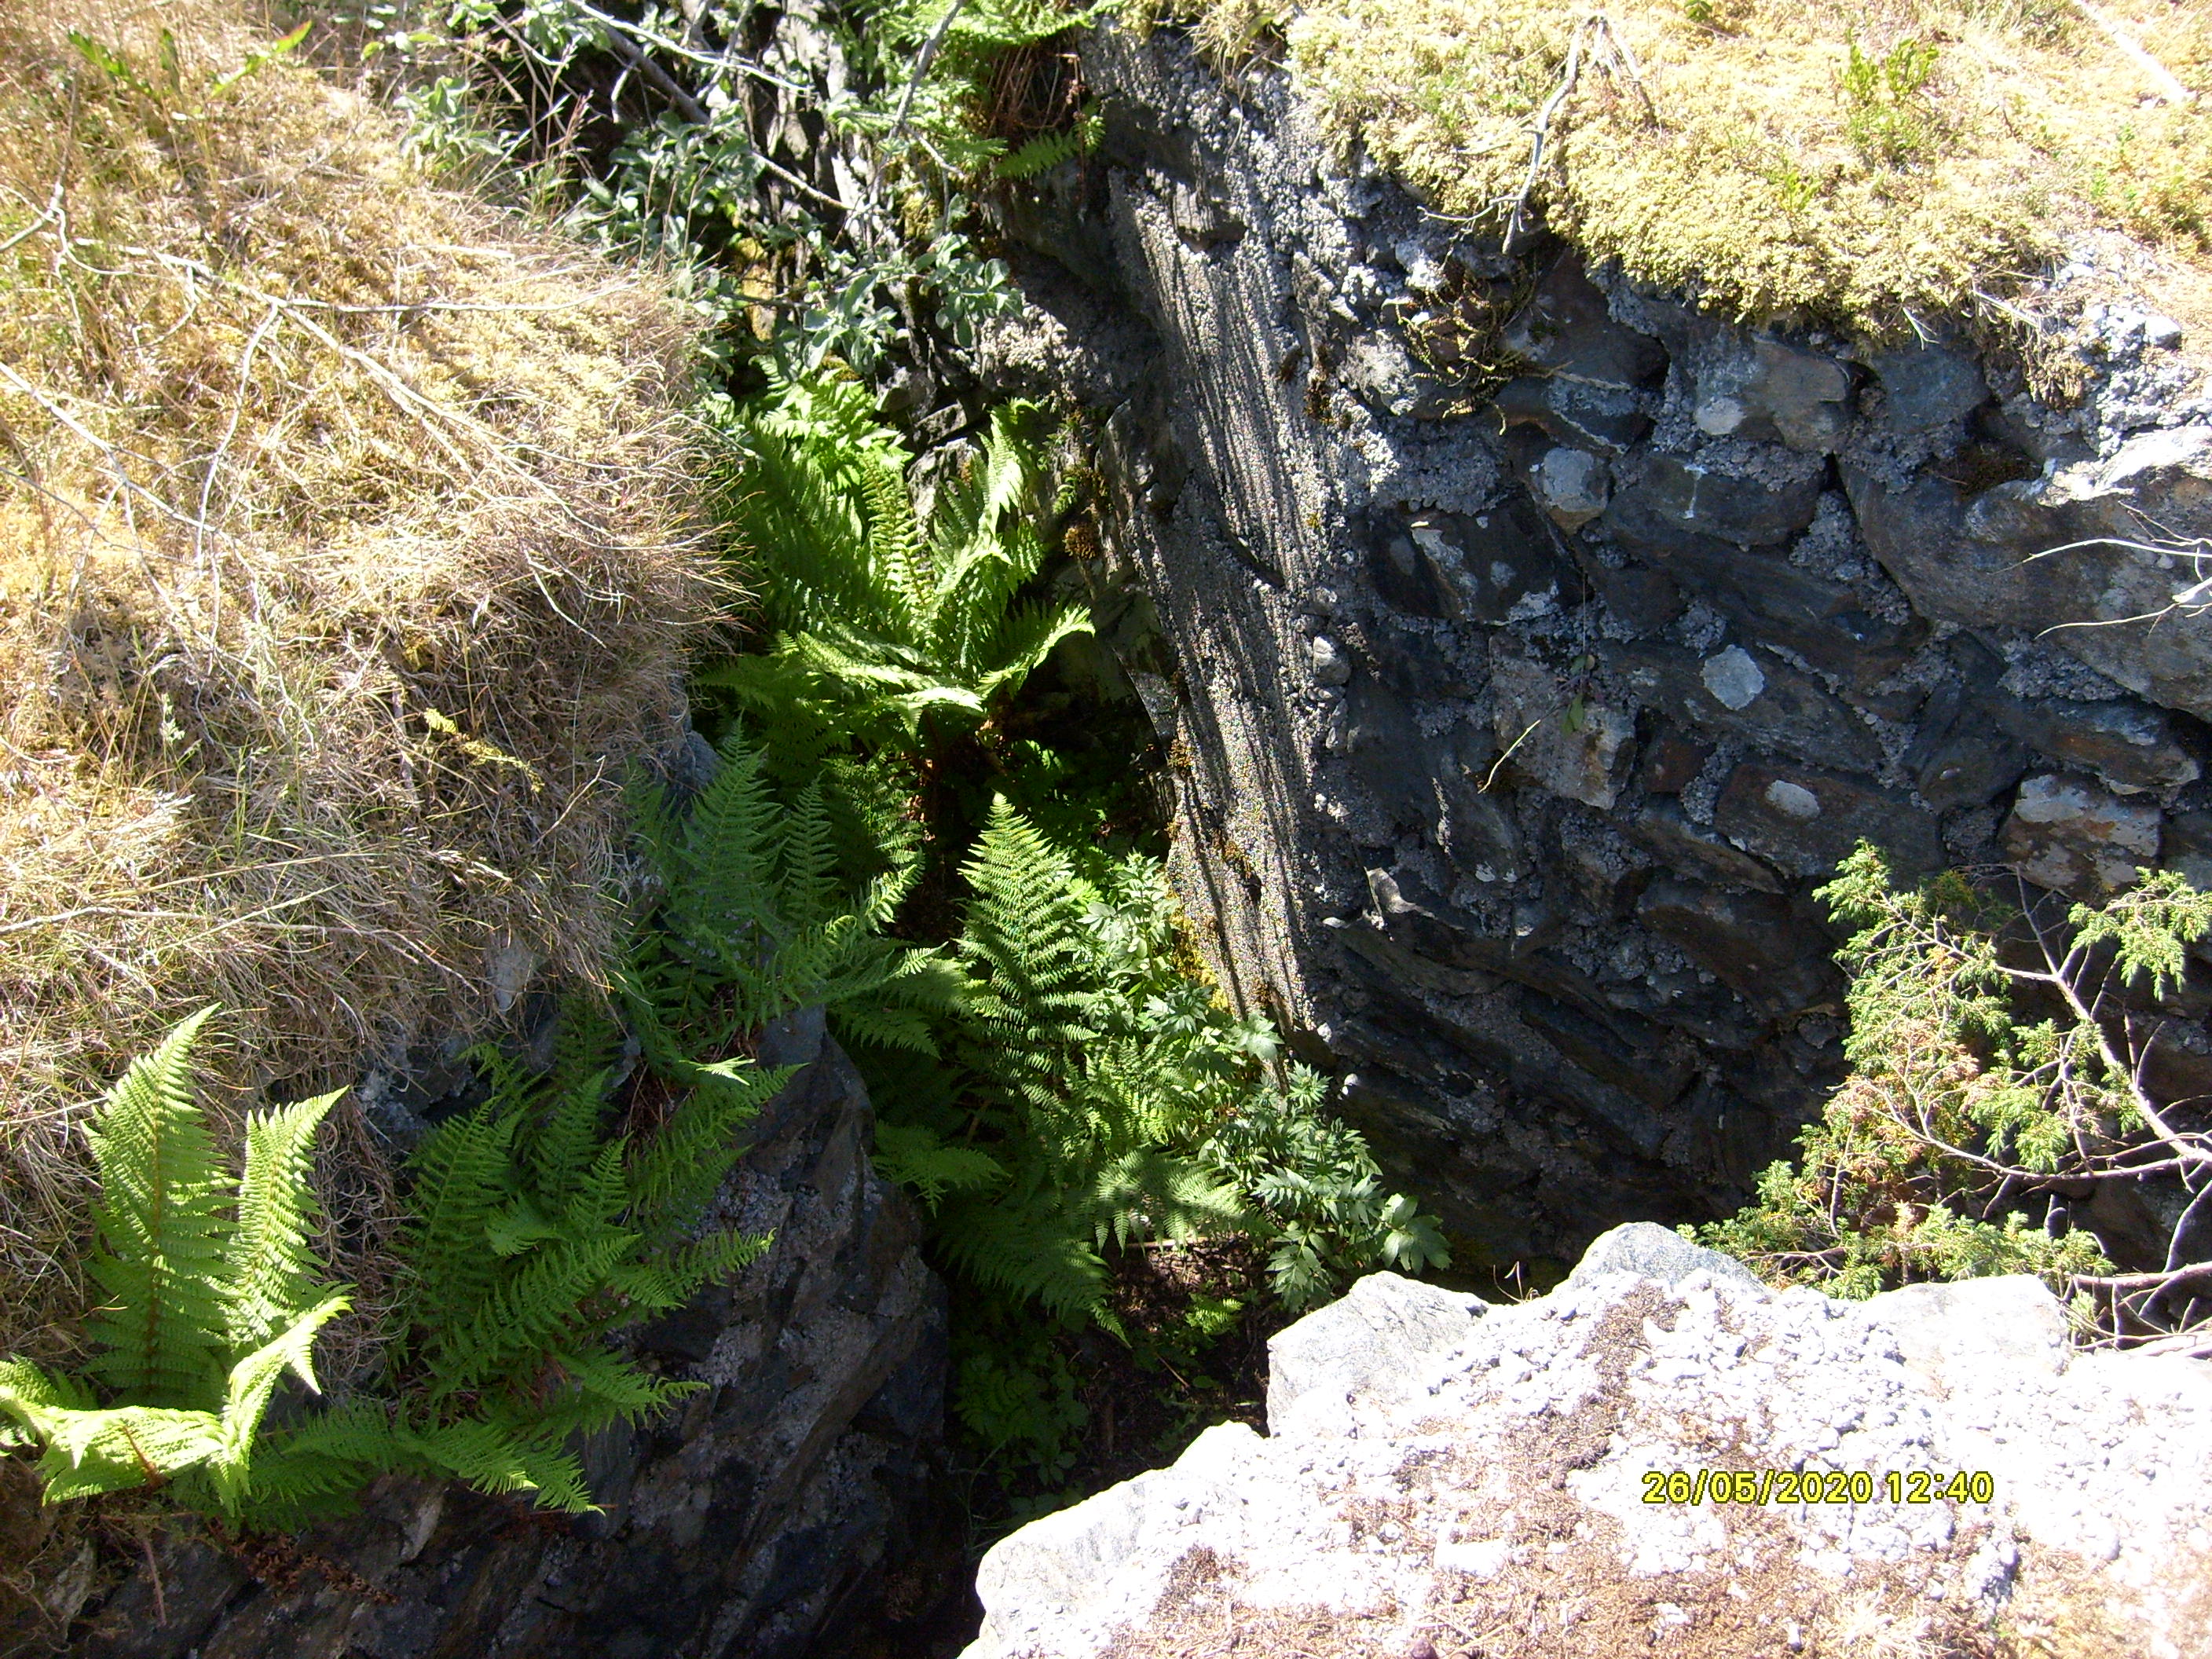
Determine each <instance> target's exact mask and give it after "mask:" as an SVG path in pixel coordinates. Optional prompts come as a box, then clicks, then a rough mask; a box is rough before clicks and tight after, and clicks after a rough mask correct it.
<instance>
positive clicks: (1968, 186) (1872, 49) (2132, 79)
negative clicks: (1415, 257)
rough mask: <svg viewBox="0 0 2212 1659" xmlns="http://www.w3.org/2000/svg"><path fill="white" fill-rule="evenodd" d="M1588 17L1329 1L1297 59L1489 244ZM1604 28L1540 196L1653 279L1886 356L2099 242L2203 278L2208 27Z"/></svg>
mask: <svg viewBox="0 0 2212 1659" xmlns="http://www.w3.org/2000/svg"><path fill="white" fill-rule="evenodd" d="M1220 3H1221V4H1223V5H1224V6H1226V7H1230V8H1231V9H1236V10H1237V15H1239V16H1242V15H1243V13H1244V12H1245V11H1246V10H1249V0H1220ZM1594 15H1599V14H1595V13H1593V12H1592V10H1591V9H1590V8H1589V6H1588V5H1586V4H1583V3H1581V0H1312V3H1310V4H1309V5H1308V6H1306V7H1305V9H1304V10H1303V11H1302V12H1299V13H1298V14H1297V15H1294V16H1291V17H1290V20H1289V21H1288V22H1287V23H1286V25H1285V33H1286V34H1287V37H1288V40H1289V45H1290V52H1291V62H1292V63H1293V64H1294V65H1295V67H1296V70H1297V74H1298V75H1299V76H1300V77H1301V79H1302V81H1303V82H1304V85H1305V87H1306V88H1307V89H1308V91H1309V94H1310V96H1311V97H1312V98H1313V100H1314V101H1315V102H1316V106H1317V107H1318V108H1319V110H1320V112H1321V113H1322V118H1323V119H1324V120H1325V122H1326V123H1327V124H1328V126H1329V127H1330V128H1331V129H1332V131H1334V133H1335V135H1336V136H1337V137H1339V138H1340V139H1342V140H1344V141H1346V142H1351V141H1355V140H1356V141H1359V142H1363V143H1365V144H1366V145H1367V147H1368V148H1369V149H1370V152H1371V153H1372V154H1373V155H1375V156H1376V158H1377V159H1378V160H1380V161H1383V162H1384V163H1385V164H1386V165H1388V166H1389V167H1391V168H1392V169H1393V170H1394V171H1395V172H1397V173H1399V174H1400V175H1401V177H1402V178H1404V179H1406V180H1407V182H1408V183H1409V184H1410V185H1413V187H1414V188H1415V189H1416V190H1417V191H1419V192H1421V193H1422V194H1423V195H1424V196H1425V197H1426V198H1427V199H1428V200H1429V201H1430V202H1431V204H1433V205H1434V206H1435V207H1436V208H1437V210H1440V211H1442V212H1443V213H1445V214H1448V215H1452V216H1464V217H1466V218H1468V219H1471V220H1474V221H1478V222H1483V223H1486V224H1489V225H1492V226H1493V227H1495V226H1502V225H1503V224H1504V222H1506V220H1507V218H1508V217H1509V216H1510V213H1511V210H1512V208H1513V204H1514V203H1515V202H1516V199H1517V197H1519V195H1520V192H1521V191H1522V188H1523V186H1524V184H1526V183H1527V178H1528V166H1529V160H1530V155H1531V149H1532V143H1533V138H1534V127H1535V125H1537V124H1538V121H1539V115H1538V112H1540V111H1541V109H1542V108H1543V107H1544V106H1545V105H1546V103H1547V100H1551V99H1552V98H1553V94H1555V93H1557V92H1558V91H1559V89H1560V88H1561V86H1562V84H1563V83H1564V82H1566V81H1568V80H1569V79H1570V77H1569V76H1568V74H1567V65H1568V63H1569V60H1570V56H1571V52H1572V47H1573V43H1574V41H1575V40H1576V39H1577V32H1578V31H1579V30H1583V29H1584V28H1585V27H1587V26H1588V24H1589V20H1590V19H1591V18H1592V17H1593V16H1594ZM1601 15H1602V16H1603V18H1604V20H1605V30H1606V33H1607V34H1608V35H1609V36H1610V38H1611V40H1613V42H1614V43H1616V45H1617V46H1618V47H1619V48H1620V50H1618V51H1617V52H1614V53H1613V54H1612V56H1611V58H1610V59H1609V60H1608V62H1607V64H1606V65H1605V67H1604V68H1603V69H1602V70H1593V67H1592V66H1591V65H1589V64H1581V65H1580V66H1579V69H1580V72H1579V73H1577V75H1575V76H1572V77H1571V78H1572V81H1573V85H1572V87H1571V90H1570V91H1569V92H1568V93H1567V94H1566V96H1565V98H1564V100H1561V102H1560V103H1559V106H1558V107H1556V108H1555V109H1554V110H1553V114H1552V118H1551V121H1550V124H1549V131H1548V132H1547V143H1546V149H1545V158H1546V159H1545V161H1544V165H1543V166H1542V167H1541V169H1539V172H1538V175H1537V177H1536V179H1534V185H1533V187H1532V196H1533V200H1534V203H1535V204H1537V205H1538V206H1539V207H1541V210H1542V211H1543V213H1544V215H1545V217H1546V219H1547V222H1548V224H1549V225H1550V227H1551V228H1553V230H1556V231H1559V232H1560V233H1562V234H1565V235H1567V236H1568V237H1570V238H1571V239H1572V240H1574V241H1576V242H1577V243H1578V244H1579V245H1580V246H1582V247H1583V249H1584V250H1585V252H1587V253H1589V254H1590V255H1592V256H1594V257H1595V258H1610V259H1618V260H1619V261H1620V263H1621V264H1622V265H1623V267H1624V268H1625V269H1626V270H1627V272H1628V273H1629V275H1630V276H1632V277H1634V278H1636V279H1638V280H1641V281H1644V282H1649V283H1655V284H1658V285H1662V286H1666V287H1679V288H1683V289H1688V290H1690V291H1691V292H1692V293H1693V294H1695V295H1698V296H1699V298H1700V299H1701V300H1702V301H1703V302H1704V303H1705V304H1706V305H1708V306H1709V307H1713V308H1716V309H1722V310H1726V311H1729V312H1733V313H1736V314H1738V315H1741V316H1747V317H1761V318H1775V317H1787V316H1791V315H1796V316H1799V317H1802V318H1805V319H1819V320H1823V321H1837V322H1841V323H1844V324H1846V325H1850V326H1852V327H1854V328H1857V329H1860V330H1863V331H1869V332H1872V333H1875V334H1891V333H1896V332H1899V331H1904V330H1907V329H1909V328H1910V327H1911V323H1912V320H1913V319H1915V318H1917V317H1919V318H1924V317H1926V316H1929V315H1933V314H1954V315H1955V314H1958V313H1962V312H1964V311H1966V310H1969V309H1971V308H1972V303H1973V301H1974V296H1975V294H1976V291H1977V289H1980V290H1982V291H1984V292H1999V291H2002V290H2003V289H2006V288H2008V287H2011V286H2015V285H2016V284H2017V283H2019V282H2020V281H2021V279H2023V278H2025V277H2026V276H2028V275H2029V274H2030V273H2031V272H2032V271H2033V270H2034V269H2035V268H2036V267H2037V266H2038V264H2040V263H2041V262H2042V261H2044V260H2045V259H2046V258H2049V257H2050V256H2051V254H2052V253H2054V252H2057V250H2058V249H2059V248H2060V247H2061V246H2063V244H2064V243H2065V242H2066V241H2067V240H2069V238H2070V237H2072V236H2073V235H2075V234H2078V233H2081V232H2082V231H2084V230H2087V229H2093V228H2100V227H2101V228H2107V229H2117V230H2118V231H2120V232H2122V233H2124V234H2126V235H2128V236H2129V237H2130V238H2132V239H2134V240H2136V241H2138V242H2141V243H2146V244H2149V245H2152V246H2156V247H2158V248H2160V250H2162V251H2163V252H2166V254H2167V255H2169V256H2170V257H2172V258H2173V259H2175V260H2177V261H2179V262H2180V263H2182V264H2185V265H2189V266H2193V267H2194V268H2195V269H2196V270H2197V272H2198V273H2199V274H2200V275H2201V274H2202V273H2203V271H2204V270H2206V268H2207V267H2208V266H2212V8H2207V7H2203V6H2201V5H2195V4H2190V3H2182V0H2105V3H2100V4H2099V5H2096V6H2093V7H2092V6H2084V5H2077V4H2075V0H1620V3H1617V4H1614V5H1612V6H1610V7H1608V8H1607V9H1605V11H1604V12H1603V13H1602V14H1601Z"/></svg>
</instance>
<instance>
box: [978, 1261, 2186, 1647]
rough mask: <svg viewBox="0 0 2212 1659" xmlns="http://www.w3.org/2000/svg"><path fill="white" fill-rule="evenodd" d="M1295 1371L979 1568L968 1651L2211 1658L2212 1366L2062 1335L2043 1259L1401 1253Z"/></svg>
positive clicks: (1324, 1329) (1027, 1532)
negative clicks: (1558, 1259) (1498, 1265)
mask: <svg viewBox="0 0 2212 1659" xmlns="http://www.w3.org/2000/svg"><path fill="white" fill-rule="evenodd" d="M1272 1357H1273V1359H1274V1361H1275V1364H1274V1365H1273V1370H1272V1375H1271V1380H1270V1383H1269V1391H1268V1398H1267V1420H1268V1429H1269V1432H1268V1434H1267V1437H1261V1436H1259V1435H1256V1434H1255V1433H1254V1432H1253V1431H1251V1430H1250V1429H1249V1428H1247V1427H1245V1426H1243V1425H1241V1424H1231V1425H1224V1426H1222V1427H1219V1428H1215V1429H1212V1430H1209V1431H1206V1433H1205V1434H1204V1435H1202V1436H1200V1437H1199V1439H1198V1440H1197V1441H1196V1442H1195V1443H1194V1444H1193V1445H1192V1447H1191V1449H1189V1450H1188V1452H1186V1453H1185V1454H1184V1455H1183V1456H1182V1459H1181V1460H1180V1461H1179V1462H1176V1464H1175V1466H1174V1467H1173V1468H1167V1469H1162V1470H1156V1471H1154V1472H1152V1474H1144V1475H1140V1476H1139V1477H1138V1478H1137V1479H1135V1480H1131V1481H1128V1482H1127V1483H1125V1484H1124V1485H1122V1486H1116V1487H1115V1488H1113V1489H1112V1490H1111V1491H1109V1492H1103V1493H1100V1494H1099V1495H1098V1496H1097V1497H1095V1498H1091V1499H1089V1500H1088V1501H1086V1502H1085V1503H1082V1504H1078V1505H1076V1506H1075V1507H1074V1508H1073V1509H1069V1510H1063V1511H1061V1512H1060V1513H1059V1514H1057V1515H1054V1516H1048V1517H1047V1518H1045V1519H1044V1520H1042V1521H1037V1522H1032V1523H1031V1524H1030V1525H1029V1526H1027V1527H1025V1528H1023V1529H1022V1530H1021V1531H1019V1532H1018V1533H1016V1534H1013V1535H1012V1537H1010V1538H1008V1539H1006V1540H1005V1541H1002V1542H1001V1543H1000V1544H999V1545H998V1547H996V1548H994V1550H993V1551H992V1552H991V1553H989V1554H988V1555H987V1556H986V1557H985V1558H984V1560H983V1565H982V1569H981V1577H980V1588H981V1595H982V1598H983V1602H984V1605H985V1607H986V1609H987V1616H986V1618H985V1620H984V1625H983V1630H982V1633H981V1637H980V1638H979V1639H978V1640H977V1641H976V1643H975V1645H974V1646H973V1647H971V1648H969V1650H968V1656H967V1659H1092V1656H1105V1655H1109V1654H1111V1655H1115V1656H1123V1659H1135V1656H1141V1655H1153V1654H1158V1655H1167V1654H1182V1653H1188V1652H1193V1651H1200V1650H1202V1649H1200V1648H1199V1647H1197V1646H1195V1645H1194V1644H1195V1643H1196V1642H1197V1640H1198V1638H1200V1636H1204V1637H1205V1638H1206V1639H1208V1640H1213V1639H1218V1637H1219V1635H1220V1633H1221V1632H1225V1631H1228V1630H1232V1629H1233V1630H1237V1631H1241V1632H1244V1633H1245V1634H1246V1635H1247V1637H1248V1638H1257V1641H1258V1645H1259V1646H1260V1647H1261V1648H1262V1649H1265V1650H1268V1651H1291V1650H1301V1651H1310V1652H1316V1653H1332V1654H1334V1653H1351V1652H1358V1653H1374V1654H1386V1653H1387V1654H1435V1655H1439V1656H1450V1659H1457V1656H1460V1655H1462V1654H1468V1653H1480V1654H1481V1655H1483V1656H1485V1659H1505V1656H1522V1655H1527V1656H1537V1655H1556V1654H1562V1653H1570V1652H1573V1653H1591V1654H1600V1653H1602V1654H1616V1653H1627V1652H1631V1651H1634V1652H1643V1651H1645V1650H1647V1649H1649V1650H1656V1651H1659V1652H1667V1651H1669V1650H1672V1651H1675V1652H1679V1653H1683V1654H1694V1655H1697V1656H1699V1659H1715V1656H1727V1655H1739V1654H1740V1655H1746V1656H1748V1655H1752V1654H1781V1653H1784V1652H1792V1653H1808V1654H1813V1655H1838V1656H1841V1655H1863V1654H1869V1653H1885V1654H1897V1655H1900V1656H1917V1655H1923V1654H1927V1655H1933V1654H1936V1653H1952V1652H1960V1651H1982V1650H1984V1648H1983V1647H1982V1646H1981V1645H1980V1642H1981V1639H1982V1638H1985V1637H1986V1636H1987V1634H1988V1632H1990V1631H1991V1630H1992V1629H1993V1628H1995V1627H1996V1626H1997V1624H1998V1622H1999V1621H2000V1620H2002V1623H2003V1625H2004V1626H2005V1627H2006V1628H2008V1630H2009V1632H2011V1634H2012V1636H2013V1637H2014V1638H2015V1639H2022V1638H2025V1639H2026V1640H2027V1642H2028V1644H2030V1645H2031V1646H2033V1645H2034V1644H2036V1643H2037V1642H2038V1641H2039V1640H2040V1641H2042V1642H2044V1643H2049V1642H2051V1641H2054V1640H2055V1641H2056V1645H2055V1646H2051V1647H2049V1648H2048V1650H2050V1651H2054V1652H2066V1653H2069V1654H2084V1655H2087V1654H2106V1653H2110V1654H2112V1655H2115V1656H2117V1655H2120V1654H2155V1655H2160V1656H2167V1659H2194V1656H2201V1655H2205V1654H2212V1365H2207V1364H2204V1363H2203V1362H2202V1361H2197V1360H2191V1359H2185V1358H2179V1357H2164V1358H2160V1357H2154V1356H2148V1355H2129V1354H2113V1353H2074V1352H2069V1349H2068V1346H2067V1339H2066V1322H2065V1317H2064V1314H2063V1310H2062V1309H2061V1308H2060V1307H2059V1305H2058V1304H2057V1302H2056V1301H2055V1300H2054V1299H2053V1298H2052V1297H2051V1295H2050V1293H2049V1292H2048V1291H2045V1289H2044V1288H2043V1286H2042V1285H2040V1283H2039V1282H2038V1281H2036V1280H2034V1279H1982V1280H1974V1281H1968V1282H1966V1283H1962V1284H1956V1285H1916V1286H1913V1287H1911V1288H1910V1289H1907V1290H1903V1291H1894V1292H1893V1293H1891V1294H1889V1295H1887V1296H1881V1297H1875V1298H1874V1299H1873V1300H1872V1301H1870V1302H1865V1303H1859V1304H1848V1303H1839V1302H1834V1301H1831V1300H1829V1299H1828V1298H1826V1297H1822V1296H1820V1295H1819V1294H1818V1293H1816V1292H1814V1291H1790V1292H1788V1293H1785V1294H1782V1295H1776V1294H1774V1293H1772V1292H1771V1291H1767V1290H1766V1289H1765V1288H1764V1287H1762V1286H1761V1285H1759V1284H1758V1283H1757V1282H1756V1281H1754V1280H1753V1279H1751V1277H1750V1275H1749V1274H1748V1273H1746V1272H1745V1271H1744V1269H1743V1268H1742V1267H1741V1265H1739V1264H1737V1263H1735V1262H1733V1261H1729V1260H1728V1259H1727V1258H1725V1257H1723V1256H1717V1255H1713V1254H1711V1252H1708V1251H1705V1250H1701V1249H1697V1248H1695V1247H1694V1246H1692V1245H1690V1244H1687V1243H1685V1242H1684V1241H1683V1240H1682V1239H1680V1237H1678V1236H1676V1235H1674V1234H1673V1233H1669V1232H1667V1231H1664V1230H1662V1229H1660V1228H1657V1227H1651V1226H1629V1227H1624V1228H1621V1229H1620V1230H1618V1231H1614V1232H1612V1233H1609V1234H1607V1235H1606V1236H1605V1237H1602V1238H1601V1239H1600V1240H1599V1241H1598V1242H1597V1243H1596V1244H1595V1246H1594V1247H1593V1248H1592V1249H1591V1250H1590V1251H1589V1254H1588V1255H1586V1256H1585V1257H1584V1258H1583V1262H1582V1263H1581V1265H1580V1266H1579V1267H1577V1269H1576V1271H1575V1273H1573V1275H1572V1277H1571V1279H1569V1281H1568V1282H1567V1283H1566V1284H1565V1285H1563V1286H1562V1287H1561V1288H1560V1289H1559V1291H1555V1292H1554V1293H1553V1294H1552V1295H1550V1296H1547V1297H1542V1298H1541V1299H1539V1300H1535V1301H1531V1302H1525V1303H1522V1304H1517V1305H1509V1306H1501V1307H1487V1306H1486V1305H1485V1304H1481V1303H1480V1302H1476V1301H1474V1300H1473V1299H1471V1298H1468V1297H1457V1296H1453V1295H1449V1294H1448V1293H1446V1292H1443V1291H1437V1290H1435V1289H1433V1288H1431V1287H1430V1286H1426V1285H1417V1284H1413V1283H1410V1282H1408V1281H1407V1280H1403V1279H1396V1278H1394V1277H1392V1276H1390V1275H1388V1274H1377V1275H1376V1276H1374V1277H1372V1278H1370V1279H1364V1280H1363V1281H1362V1282H1361V1283H1360V1284H1359V1285H1358V1286H1356V1287H1355V1288H1354V1290H1353V1291H1352V1294H1351V1295H1349V1296H1347V1297H1345V1298H1344V1299H1343V1300H1342V1301H1340V1302H1338V1303H1336V1304H1333V1305H1332V1306H1330V1307H1328V1308H1324V1309H1322V1310H1320V1311H1319V1312H1317V1313H1315V1314H1313V1315H1310V1316H1308V1317H1307V1318H1306V1319H1305V1320H1304V1321H1302V1322H1300V1323H1298V1324H1297V1325H1295V1326H1292V1327H1291V1328H1290V1329H1289V1330H1287V1331H1285V1332H1284V1333H1282V1334H1280V1335H1279V1336H1278V1337H1277V1338H1276V1339H1275V1341H1274V1344H1273V1351H1272ZM1703 1471H1712V1472H1713V1473H1712V1474H1711V1475H1702V1474H1701V1472H1703ZM1677 1472H1679V1473H1680V1475H1681V1476H1683V1477H1684V1479H1683V1480H1681V1481H1679V1482H1674V1481H1673V1479H1672V1478H1673V1477H1674V1475H1675V1474H1677ZM1961 1472H1963V1474H1964V1475H1965V1476H1966V1484H1965V1489H1963V1490H1960V1491H1954V1489H1953V1486H1952V1481H1953V1477H1954V1474H1960V1473H1961ZM1861 1476H1866V1477H1869V1479H1868V1480H1863V1481H1862V1482H1861V1483H1860V1489H1859V1491H1858V1492H1857V1494H1856V1495H1855V1494H1854V1493H1853V1492H1852V1490H1851V1488H1852V1483H1853V1481H1854V1480H1857V1479H1858V1478H1859V1477H1861ZM1982 1476H1986V1481H1985V1482H1984V1484H1983V1485H1982V1486H1979V1487H1977V1486H1975V1484H1974V1483H1975V1481H1976V1480H1977V1479H1978V1477H1982ZM1723 1477H1725V1484H1724V1485H1717V1484H1716V1482H1717V1480H1722V1479H1723ZM1780 1477H1786V1478H1780ZM1893 1477H1894V1478H1895V1479H1894V1482H1893ZM1680 1487H1686V1488H1687V1490H1679V1489H1677V1488H1680ZM1808 1492H1809V1493H1813V1494H1814V1496H1813V1497H1811V1498H1807V1497H1806V1494H1807V1493H1808ZM1720 1493H1724V1494H1725V1496H1724V1497H1721V1496H1717V1494H1720ZM1269 1638H1281V1642H1280V1644H1279V1645H1270V1640H1269Z"/></svg>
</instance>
